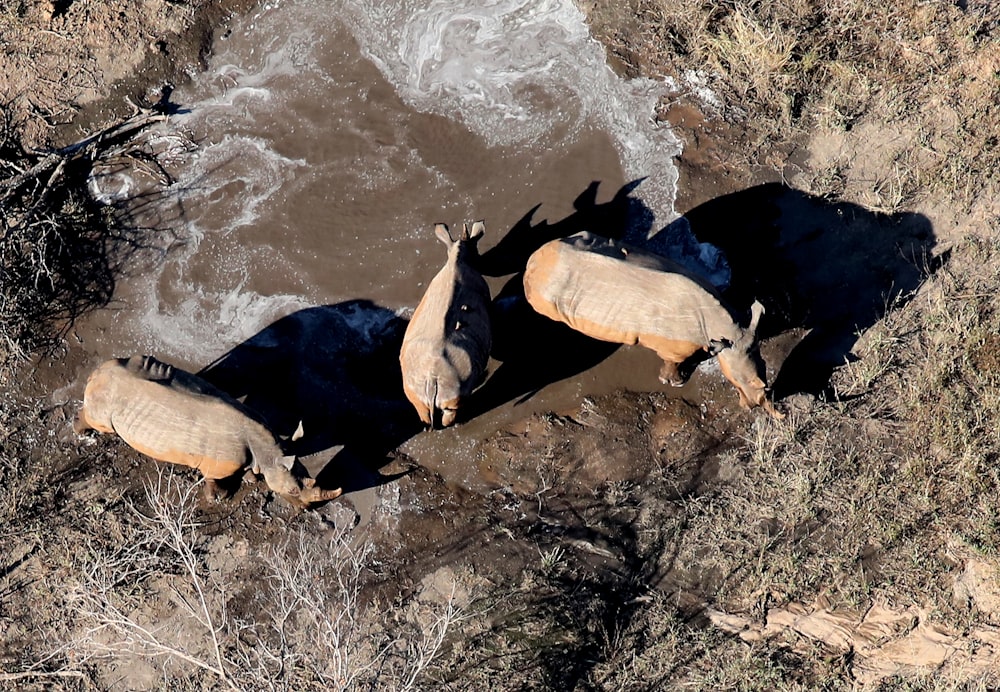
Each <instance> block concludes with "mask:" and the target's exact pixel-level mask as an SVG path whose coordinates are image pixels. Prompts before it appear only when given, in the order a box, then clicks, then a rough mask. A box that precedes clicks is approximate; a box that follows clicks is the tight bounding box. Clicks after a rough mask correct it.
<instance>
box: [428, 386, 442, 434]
mask: <svg viewBox="0 0 1000 692" xmlns="http://www.w3.org/2000/svg"><path fill="white" fill-rule="evenodd" d="M427 388H428V391H427V404H428V406H427V408H429V409H430V416H431V430H433V429H434V421H436V420H437V417H438V411H440V410H441V407H440V406H438V378H437V376H434V377H432V378H431V379H430V380H428V382H427Z"/></svg>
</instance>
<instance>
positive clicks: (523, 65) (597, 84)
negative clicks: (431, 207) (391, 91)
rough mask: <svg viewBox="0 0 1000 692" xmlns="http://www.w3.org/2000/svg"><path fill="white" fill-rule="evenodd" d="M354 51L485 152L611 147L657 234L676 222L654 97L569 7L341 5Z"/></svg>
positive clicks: (390, 1)
mask: <svg viewBox="0 0 1000 692" xmlns="http://www.w3.org/2000/svg"><path fill="white" fill-rule="evenodd" d="M344 9H345V16H346V17H348V21H349V23H350V25H351V28H352V32H353V33H354V35H355V38H357V39H358V41H359V43H360V45H361V47H362V50H363V51H364V52H365V54H366V55H367V56H368V57H369V58H370V59H371V60H372V62H374V63H375V64H376V65H377V66H378V67H379V69H380V70H381V72H382V73H383V74H384V75H385V76H386V78H387V79H389V80H390V81H391V82H392V83H393V84H394V85H395V87H396V88H397V90H398V91H399V93H400V95H401V96H402V97H403V99H404V100H405V101H406V102H407V103H408V104H409V105H410V106H412V107H413V108H415V109H417V110H420V111H425V112H433V113H437V114H440V115H444V116H447V117H452V118H457V119H460V120H461V121H462V122H463V123H465V125H466V126H467V127H469V128H470V129H471V130H472V131H474V132H476V133H477V134H478V135H479V136H480V137H482V138H483V139H484V140H485V141H487V142H489V143H490V144H491V145H493V146H522V147H531V146H542V145H544V146H546V147H547V148H553V147H557V146H560V145H564V144H566V143H568V142H571V141H572V140H573V139H574V138H575V137H576V135H577V134H578V133H579V131H580V130H581V129H582V128H583V127H585V126H596V127H598V128H599V129H603V130H606V131H607V132H609V133H610V134H611V135H612V137H613V138H614V140H615V142H616V144H617V147H618V150H619V153H620V155H621V159H622V166H623V168H624V169H625V171H626V173H627V174H628V175H629V176H631V177H633V178H642V177H647V178H648V179H647V180H646V182H645V183H644V184H643V186H642V189H641V190H640V192H639V194H640V196H641V197H642V198H643V199H644V201H646V203H647V205H648V206H650V208H651V209H652V210H653V211H654V213H655V214H656V215H657V217H658V219H660V221H661V223H666V222H669V221H671V220H672V219H673V218H675V217H676V213H675V212H674V207H673V204H674V199H675V197H676V184H677V169H676V167H675V166H674V165H673V160H672V159H673V157H674V156H675V155H676V154H678V153H680V151H681V145H680V142H679V140H678V139H677V138H676V136H675V135H674V134H673V133H672V132H671V131H670V129H669V128H667V127H656V126H655V125H654V124H653V122H652V116H653V112H654V108H655V106H656V103H657V100H658V98H659V96H660V95H661V94H662V93H664V91H665V89H664V86H663V85H662V84H660V83H658V82H654V81H652V80H648V79H633V80H624V79H622V78H620V77H618V76H617V75H615V74H614V72H613V71H612V70H611V68H610V67H609V66H608V64H607V61H606V58H605V53H604V49H603V48H602V47H601V45H600V44H599V43H598V42H597V41H595V40H594V39H593V38H592V37H591V36H590V33H589V31H588V28H587V25H586V22H585V19H584V16H583V14H582V13H581V12H580V10H579V9H578V8H577V7H576V5H575V4H574V3H573V1H572V0H494V1H492V2H483V1H482V0H465V1H464V2H463V1H457V2H456V1H455V0H430V1H429V2H428V1H427V0H424V1H423V2H415V1H414V0H344Z"/></svg>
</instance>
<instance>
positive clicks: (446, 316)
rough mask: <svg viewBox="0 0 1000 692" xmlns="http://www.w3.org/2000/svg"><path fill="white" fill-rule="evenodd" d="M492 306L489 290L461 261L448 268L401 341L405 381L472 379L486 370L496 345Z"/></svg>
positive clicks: (432, 286)
mask: <svg viewBox="0 0 1000 692" xmlns="http://www.w3.org/2000/svg"><path fill="white" fill-rule="evenodd" d="M489 302H490V293H489V287H488V286H487V284H486V281H485V279H483V277H482V276H481V275H480V274H479V273H478V272H476V271H475V270H474V269H472V268H470V267H468V266H467V265H466V264H464V263H462V262H458V263H456V262H453V261H449V262H448V263H447V264H445V266H444V267H443V268H442V269H441V271H439V272H438V274H437V275H436V276H435V277H434V279H433V280H432V281H431V283H430V285H429V286H428V287H427V292H426V293H424V296H423V298H421V300H420V303H419V304H418V305H417V309H416V310H415V311H414V313H413V317H412V318H411V320H410V323H409V325H407V328H406V333H405V334H404V336H403V346H402V350H401V352H400V362H401V364H402V367H403V375H404V378H408V379H410V380H423V379H425V378H427V377H429V376H439V377H440V376H444V375H446V374H448V372H453V373H455V374H457V376H458V377H459V378H468V377H470V376H473V375H475V374H476V373H477V372H478V371H480V370H482V369H484V368H485V366H486V362H487V361H488V359H489V353H490V347H491V342H492V333H491V328H490V316H489ZM413 384H414V385H416V384H417V383H416V382H415V381H414V383H413ZM414 388H416V387H414Z"/></svg>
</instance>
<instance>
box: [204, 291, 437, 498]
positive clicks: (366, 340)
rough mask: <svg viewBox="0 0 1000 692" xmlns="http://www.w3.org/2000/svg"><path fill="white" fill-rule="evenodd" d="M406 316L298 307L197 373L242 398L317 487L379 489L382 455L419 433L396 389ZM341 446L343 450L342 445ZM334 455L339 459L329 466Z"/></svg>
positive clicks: (359, 306) (361, 306) (372, 307)
mask: <svg viewBox="0 0 1000 692" xmlns="http://www.w3.org/2000/svg"><path fill="white" fill-rule="evenodd" d="M405 329H406V320H404V319H403V318H401V317H399V316H397V315H396V314H395V313H394V312H393V311H391V310H389V309H387V308H384V307H380V306H378V305H376V304H375V303H373V302H371V301H369V300H350V301H345V302H343V303H337V304H334V305H324V306H319V307H312V308H307V309H304V310H299V311H298V312H294V313H292V314H290V315H287V316H285V317H282V318H281V319H279V320H277V321H276V322H274V323H272V324H271V325H269V326H267V327H265V328H264V329H262V330H261V331H260V332H258V333H257V334H255V335H254V336H253V337H251V338H250V339H247V340H246V341H244V342H243V343H242V344H240V345H238V346H236V347H235V348H233V349H232V350H230V351H229V352H228V353H226V354H225V355H223V356H222V357H220V358H218V359H217V360H216V361H214V362H213V363H211V364H210V365H208V366H207V367H205V368H204V369H203V370H202V371H201V372H199V373H198V374H199V375H200V376H202V377H204V378H205V379H206V380H208V381H209V382H211V383H212V384H214V385H216V386H217V387H219V388H220V389H222V390H224V391H226V392H227V393H229V394H230V395H231V396H234V397H236V398H239V399H242V400H243V402H244V403H245V404H246V405H247V406H249V407H250V408H251V409H253V410H254V411H256V412H257V413H259V414H260V415H261V416H262V417H263V418H264V420H265V421H266V422H267V423H268V425H269V426H270V428H271V429H272V430H273V431H274V432H275V433H277V434H279V435H283V436H289V435H291V434H292V433H293V432H294V431H295V428H296V427H297V425H298V424H299V422H301V423H302V427H303V430H304V436H303V437H302V439H300V440H298V441H297V442H296V443H294V445H293V446H292V451H294V452H295V453H296V455H297V456H299V457H300V458H303V457H304V459H303V461H304V463H306V465H307V467H312V466H316V467H322V468H321V469H320V470H319V475H318V476H317V480H318V482H319V483H320V485H321V486H323V487H338V486H339V487H343V488H344V490H345V492H346V491H351V490H359V489H362V488H366V487H372V486H374V485H379V484H380V483H382V482H384V481H385V480H386V479H384V478H382V477H381V476H379V475H378V473H377V471H376V470H377V469H378V468H379V467H381V466H383V465H384V464H385V462H386V456H387V454H388V453H389V452H390V451H392V450H393V449H395V448H396V447H398V446H399V445H400V444H402V443H403V442H404V441H405V440H407V439H409V438H410V437H412V436H413V435H415V434H416V433H418V432H420V430H422V429H423V428H422V426H421V424H420V421H419V419H418V418H417V417H416V415H415V413H414V412H413V407H412V406H411V405H410V403H409V402H408V401H407V400H406V399H405V397H404V396H403V390H402V387H401V385H400V382H401V375H400V370H399V348H400V346H401V344H402V339H403V332H404V331H405ZM341 445H343V446H345V447H346V448H345V449H343V450H342V451H340V450H339V447H340V446H341ZM334 456H335V457H336V462H335V463H333V464H330V463H329V462H330V460H331V458H333V457H334Z"/></svg>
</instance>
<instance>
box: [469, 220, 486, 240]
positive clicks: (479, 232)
mask: <svg viewBox="0 0 1000 692" xmlns="http://www.w3.org/2000/svg"><path fill="white" fill-rule="evenodd" d="M484 233H486V224H485V223H484V222H482V221H476V222H475V223H474V224H472V230H471V231H469V232H468V236H467V237H468V239H469V240H475V239H476V238H481V237H482V236H483V234H484Z"/></svg>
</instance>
